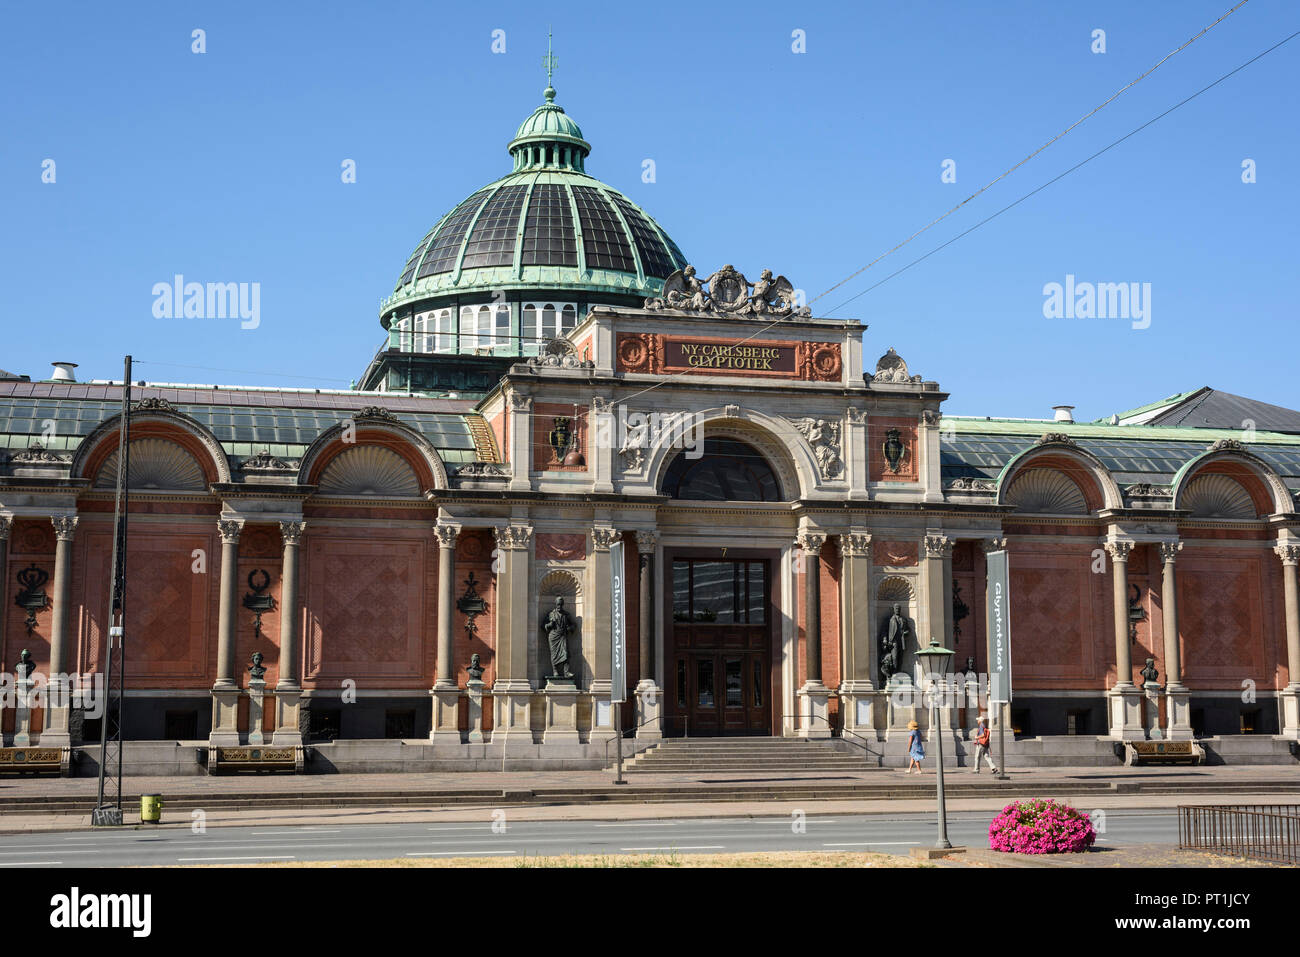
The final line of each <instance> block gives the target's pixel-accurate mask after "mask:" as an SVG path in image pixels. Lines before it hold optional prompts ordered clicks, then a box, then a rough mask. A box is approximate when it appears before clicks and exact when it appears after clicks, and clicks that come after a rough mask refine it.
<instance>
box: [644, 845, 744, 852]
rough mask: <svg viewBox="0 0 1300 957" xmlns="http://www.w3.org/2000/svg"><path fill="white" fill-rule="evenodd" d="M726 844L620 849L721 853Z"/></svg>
mask: <svg viewBox="0 0 1300 957" xmlns="http://www.w3.org/2000/svg"><path fill="white" fill-rule="evenodd" d="M725 847H726V845H725V844H683V845H678V846H676V847H620V848H619V850H620V851H721V850H723V849H724V848H725Z"/></svg>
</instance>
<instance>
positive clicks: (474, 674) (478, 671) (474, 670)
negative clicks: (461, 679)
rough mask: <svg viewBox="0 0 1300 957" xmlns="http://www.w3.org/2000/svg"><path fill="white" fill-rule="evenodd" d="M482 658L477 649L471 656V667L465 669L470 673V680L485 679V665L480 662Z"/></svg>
mask: <svg viewBox="0 0 1300 957" xmlns="http://www.w3.org/2000/svg"><path fill="white" fill-rule="evenodd" d="M481 660H482V659H481V658H480V657H479V654H478V652H477V651H476V652H474V654H472V655H470V656H469V667H468V668H466V669H465V671H466V672H467V673H468V674H469V680H470V681H482V680H483V666H482V665H481V664H479V662H480V661H481Z"/></svg>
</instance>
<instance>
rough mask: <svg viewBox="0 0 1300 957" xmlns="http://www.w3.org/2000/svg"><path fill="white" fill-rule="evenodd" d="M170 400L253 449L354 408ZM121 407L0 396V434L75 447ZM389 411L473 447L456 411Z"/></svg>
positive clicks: (298, 440)
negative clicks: (284, 406)
mask: <svg viewBox="0 0 1300 957" xmlns="http://www.w3.org/2000/svg"><path fill="white" fill-rule="evenodd" d="M354 402H355V400H354ZM174 406H175V408H176V410H177V411H178V412H181V413H182V414H184V415H187V416H189V417H190V418H192V419H194V420H195V421H197V422H199V423H200V424H202V425H204V426H206V427H207V428H208V429H210V430H211V431H212V434H213V435H215V436H216V438H217V441H219V442H221V443H222V444H223V445H227V446H228V445H230V444H231V443H249V444H250V445H253V446H256V447H257V448H256V449H255V450H254V451H260V450H261V449H262V448H265V447H267V446H277V445H279V446H301V447H303V448H305V447H306V446H308V445H310V444H311V443H312V442H314V441H315V440H316V438H317V436H319V435H320V434H321V433H322V432H324V431H325V430H326V429H329V428H332V427H333V426H335V425H338V424H339V422H341V421H342V420H343V419H345V418H347V416H348V415H349V414H352V413H354V412H356V411H357V406H356V405H354V406H353V407H352V408H342V409H324V408H315V409H303V408H273V407H265V406H262V407H259V406H250V405H223V404H212V405H208V404H202V405H200V404H194V403H183V402H177V403H174ZM120 409H121V403H120V402H112V401H95V400H85V399H69V398H53V397H49V398H39V399H37V398H14V397H0V435H4V436H5V437H6V439H7V445H8V446H9V447H10V448H13V447H19V448H26V447H27V446H28V445H29V444H31V442H32V441H33V440H40V441H41V443H42V445H44V446H45V447H46V448H56V449H68V448H74V447H75V446H76V445H77V443H78V441H79V440H80V439H81V438H82V437H84V436H86V435H88V434H89V433H90V432H92V431H93V430H94V429H95V427H96V426H98V425H99V424H100V423H101V422H103V421H104V420H105V419H107V418H109V417H110V416H113V415H116V414H117V413H118V412H119V411H120ZM390 411H392V410H391V409H390ZM393 414H394V415H395V416H396V418H397V419H398V420H399V421H400V422H402V423H403V424H405V425H408V426H410V427H411V428H413V429H415V431H417V432H419V433H421V434H422V435H423V436H424V437H425V438H426V439H428V441H429V443H430V444H431V445H432V446H433V447H434V448H436V449H438V450H439V452H443V451H446V450H470V451H472V450H473V449H474V440H473V438H472V437H471V435H470V431H469V426H468V425H467V424H466V422H465V419H464V418H463V417H462V416H461V415H459V414H457V413H454V412H411V411H394V412H393ZM48 422H52V423H53V424H54V427H53V430H52V438H50V439H48V440H47V439H42V438H41V436H42V434H43V433H46V434H49V433H50V432H51V430H50V429H49V428H48V426H47V424H46V423H48ZM227 451H230V450H229V449H227ZM232 454H238V453H233V452H232ZM249 454H253V453H249Z"/></svg>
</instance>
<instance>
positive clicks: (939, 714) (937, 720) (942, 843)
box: [931, 696, 952, 847]
mask: <svg viewBox="0 0 1300 957" xmlns="http://www.w3.org/2000/svg"><path fill="white" fill-rule="evenodd" d="M933 713H934V722H933V724H932V725H931V727H937V729H938V734H937V735H936V737H937V738H938V742H939V743H938V746H937V748H936V750H937V752H938V757H939V770H938V778H937V780H938V787H939V837H938V840H936V841H935V842H934V846H935V847H952V842H950V841H949V840H948V804H947V800H946V798H945V796H944V793H943V705H942V702H941V699H939V698H938V697H937V696H936V699H935V706H934V712H933Z"/></svg>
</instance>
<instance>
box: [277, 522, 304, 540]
mask: <svg viewBox="0 0 1300 957" xmlns="http://www.w3.org/2000/svg"><path fill="white" fill-rule="evenodd" d="M306 527H307V523H306V522H281V523H280V538H282V539H283V540H284V544H286V545H300V544H301V543H302V532H303V529H305V528H306Z"/></svg>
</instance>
